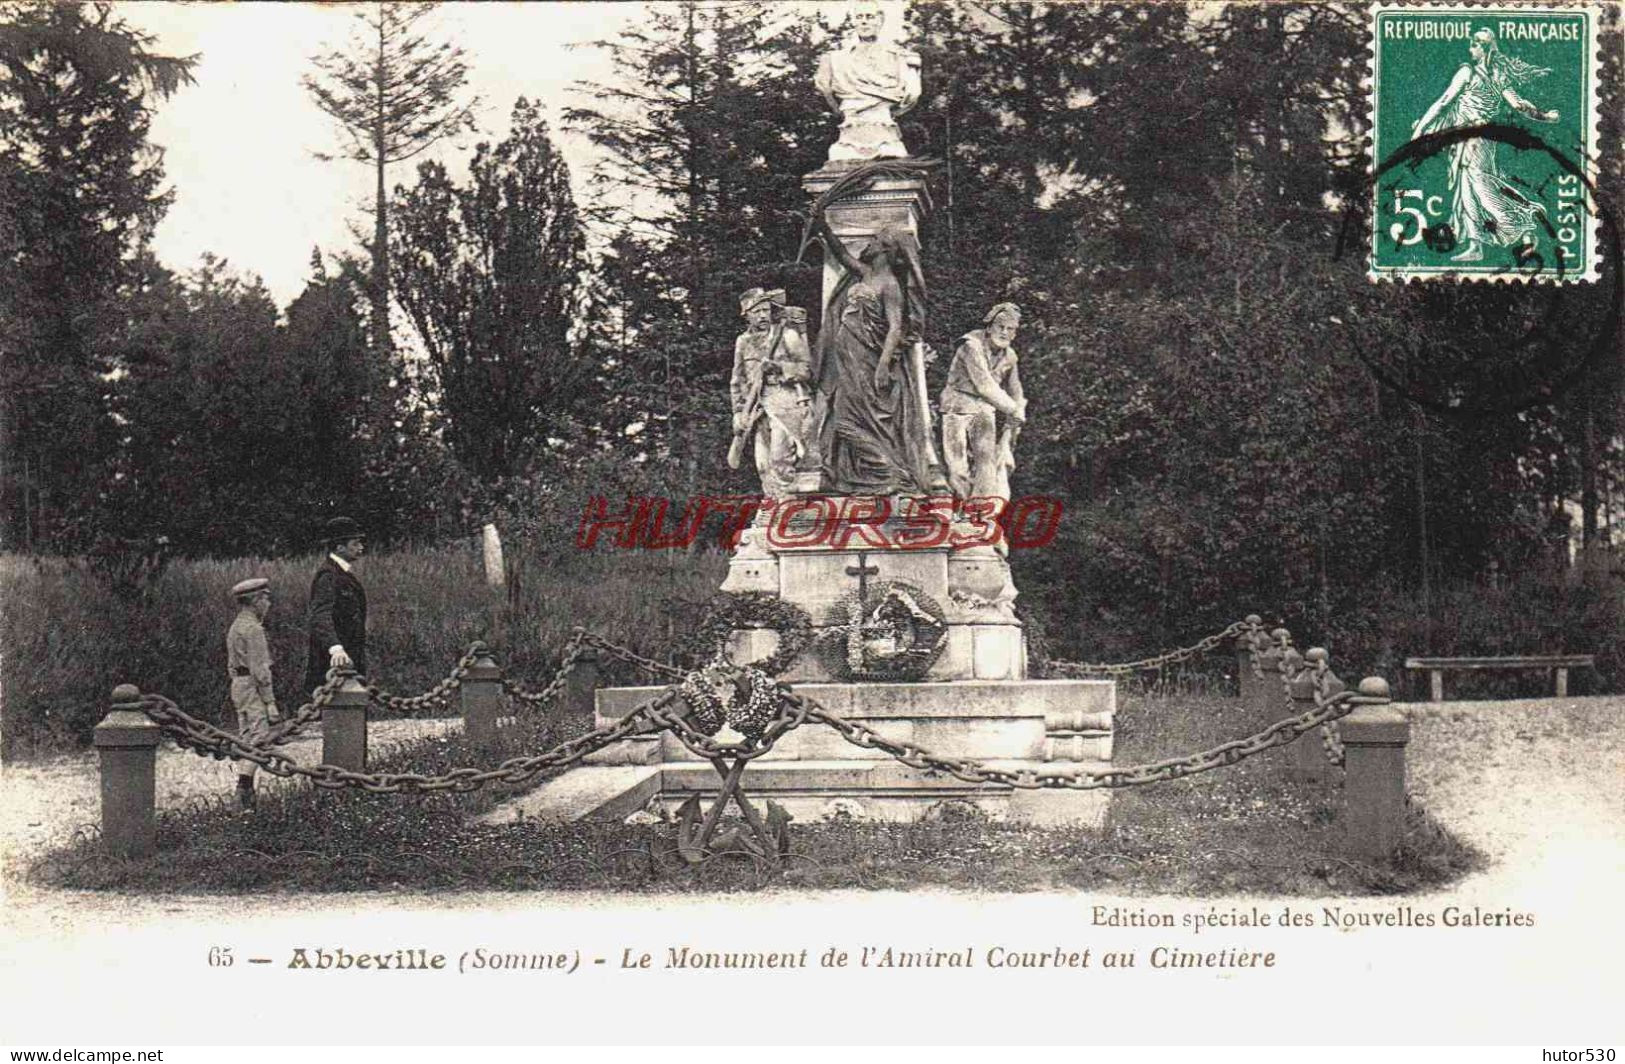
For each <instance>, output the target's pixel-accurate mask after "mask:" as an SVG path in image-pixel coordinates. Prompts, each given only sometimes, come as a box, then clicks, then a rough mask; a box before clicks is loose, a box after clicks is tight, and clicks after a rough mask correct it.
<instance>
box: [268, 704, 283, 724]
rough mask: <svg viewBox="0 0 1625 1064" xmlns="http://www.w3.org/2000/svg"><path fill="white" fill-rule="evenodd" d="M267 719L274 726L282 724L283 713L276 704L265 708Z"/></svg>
mask: <svg viewBox="0 0 1625 1064" xmlns="http://www.w3.org/2000/svg"><path fill="white" fill-rule="evenodd" d="M265 719H266V720H268V721H270V722H271V723H272V724H281V723H282V711H281V710H280V709H278V708H276V703H275V702H273V703H271V704H270V705H269V706H267V707H265Z"/></svg>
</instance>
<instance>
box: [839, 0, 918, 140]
mask: <svg viewBox="0 0 1625 1064" xmlns="http://www.w3.org/2000/svg"><path fill="white" fill-rule="evenodd" d="M885 21H886V16H885V13H884V12H883V11H882V10H881V8H880V5H879V4H877V3H874V2H873V0H860V2H859V3H856V4H854V5H853V6H852V15H851V24H852V29H853V30H854V32H855V34H856V39H855V40H853V41H852V42H851V43H849V44H847V46H846V47H844V48H841V49H839V50H837V51H832V52H826V53H824V56H823V58H821V59H820V60H819V62H818V73H817V74H816V75H815V76H814V78H813V84H814V85H815V86H817V88H818V91H819V92H821V93H823V94H824V99H826V100H828V101H829V105H830V106H831V107H833V108H835V110H837V111H839V112H840V113H841V135H840V139H838V140H837V141H836V142H835V143H834V144H833V145H831V147H830V149H829V161H830V162H832V163H834V162H849V161H857V162H868V161H870V160H873V159H901V158H904V157H906V156H907V155H908V149H907V148H906V147H904V146H903V134H902V131H901V130H899V129H898V128H897V118H898V116H899V115H902V114H905V113H907V111H908V110H909V108H911V107H913V106H914V105H915V104H916V103H918V102H919V99H920V56H919V53H918V52H910V51H907V50H905V49H902V48H897V47H894V46H893V45H891V44H889V43H886V42H884V41H882V40H881V39H880V30H881V27H882V26H883V25H884V24H885Z"/></svg>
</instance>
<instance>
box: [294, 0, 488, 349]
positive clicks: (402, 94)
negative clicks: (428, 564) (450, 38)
mask: <svg viewBox="0 0 1625 1064" xmlns="http://www.w3.org/2000/svg"><path fill="white" fill-rule="evenodd" d="M435 7H436V5H435V4H426V3H375V4H373V5H371V6H370V7H369V8H368V9H367V10H365V11H362V12H360V13H358V14H357V15H356V18H357V19H358V20H359V21H360V23H361V26H360V28H359V29H358V30H357V32H356V34H355V37H354V39H353V40H352V41H351V42H350V45H349V47H348V49H347V50H339V49H335V50H332V51H328V52H324V53H323V54H321V55H319V56H316V57H315V58H313V59H312V60H311V62H312V63H313V64H314V65H315V67H316V70H317V73H316V74H310V75H306V76H305V78H304V79H303V81H304V86H305V88H306V90H307V91H309V93H310V95H311V98H312V99H313V100H314V101H315V103H316V106H317V107H320V108H321V109H322V111H324V112H325V113H326V114H327V115H328V116H330V117H331V118H332V119H333V120H334V121H335V122H336V123H338V126H339V130H340V132H341V133H342V134H343V135H344V137H345V140H346V145H345V148H344V149H343V151H342V154H341V156H340V157H342V158H345V159H350V160H353V161H355V162H360V163H366V164H367V165H369V166H371V167H372V168H373V172H374V176H375V178H376V191H375V194H374V198H373V239H372V247H371V251H372V276H371V279H370V287H371V291H370V293H369V294H370V296H371V299H372V342H373V347H374V349H375V350H376V351H378V352H380V353H381V354H385V355H387V354H388V353H389V352H390V351H391V350H392V348H391V344H390V336H389V298H390V269H389V239H388V233H389V198H388V195H387V192H386V189H385V171H386V170H387V168H388V166H389V165H390V164H391V163H398V162H404V161H405V160H407V159H410V158H412V157H413V156H416V155H419V154H421V153H422V152H424V151H426V150H428V149H429V148H430V147H432V146H433V145H434V144H436V143H438V142H439V141H441V140H443V139H445V138H446V137H449V136H452V135H454V134H456V133H458V132H459V131H461V130H464V129H472V128H473V125H474V110H475V108H476V107H478V106H479V99H478V97H471V98H468V99H460V94H461V93H462V91H463V88H464V85H465V83H466V82H467V80H468V64H467V63H466V62H465V60H464V56H463V50H462V49H461V48H458V47H454V46H453V45H450V44H446V43H439V44H436V43H435V42H434V41H432V40H431V39H430V38H429V37H428V36H427V35H426V34H425V32H424V30H423V28H422V27H421V26H420V23H422V21H423V19H424V18H426V17H427V16H428V15H429V14H430V13H431V12H432V11H433V10H434V9H435Z"/></svg>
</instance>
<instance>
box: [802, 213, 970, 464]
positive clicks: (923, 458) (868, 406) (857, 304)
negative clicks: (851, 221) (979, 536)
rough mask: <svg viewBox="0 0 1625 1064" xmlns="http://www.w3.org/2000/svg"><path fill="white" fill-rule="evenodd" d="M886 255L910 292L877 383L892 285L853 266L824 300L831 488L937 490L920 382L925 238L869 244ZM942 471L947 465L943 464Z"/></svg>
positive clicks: (824, 446) (824, 441)
mask: <svg viewBox="0 0 1625 1064" xmlns="http://www.w3.org/2000/svg"><path fill="white" fill-rule="evenodd" d="M872 255H874V256H881V257H883V258H884V259H885V261H886V262H887V263H888V266H887V267H886V269H887V272H889V273H890V274H891V275H892V276H893V277H895V278H896V280H897V282H898V289H899V291H900V292H901V293H902V306H901V307H900V308H899V309H900V311H901V315H902V337H901V339H900V340H899V342H898V344H897V346H896V348H895V350H894V352H893V354H892V356H891V359H890V361H889V363H888V366H887V368H886V369H885V370H884V371H883V372H882V373H881V376H880V381H879V385H878V387H877V385H876V370H877V369H879V368H880V366H881V352H882V351H883V350H884V347H885V343H886V336H887V333H888V332H889V329H890V324H889V322H888V321H887V316H886V308H885V305H884V302H883V299H884V298H885V295H886V293H884V292H883V291H882V290H881V288H880V287H879V286H877V285H875V284H871V283H870V282H868V281H865V280H864V279H863V277H862V276H861V275H860V274H857V273H853V272H851V271H848V272H847V273H846V275H845V276H844V277H843V278H842V279H841V281H840V283H839V284H837V285H836V287H835V290H834V292H833V294H832V295H831V297H830V300H829V304H828V306H827V307H826V308H825V312H824V323H823V329H822V330H821V332H820V333H819V340H818V351H817V353H816V355H815V362H816V364H815V365H814V367H813V378H814V380H816V381H817V382H818V393H819V404H820V408H821V410H820V415H821V417H820V425H819V441H820V450H821V452H822V454H823V460H824V470H823V472H824V487H825V490H827V491H833V492H838V493H842V494H852V495H929V494H931V493H932V491H933V487H934V485H933V469H932V465H933V458H934V450H933V448H932V446H931V424H930V411H929V410H928V409H926V407H925V406H924V404H923V402H922V400H923V398H924V396H923V395H922V394H921V392H920V389H919V388H917V387H916V386H915V381H916V377H915V374H916V372H917V368H916V367H915V366H914V365H913V364H912V363H913V360H914V359H917V358H918V357H919V355H918V352H917V351H915V350H914V349H913V348H914V344H913V341H914V340H915V339H916V338H917V337H918V336H919V335H920V333H921V331H922V330H923V328H924V324H925V322H924V319H925V277H924V274H923V273H922V271H921V269H920V263H919V252H918V245H917V244H915V243H914V241H913V238H912V237H911V236H908V235H907V234H901V233H893V232H890V231H887V232H883V233H882V234H880V235H879V236H877V237H876V238H875V240H874V241H872V242H871V244H870V246H869V247H868V248H866V249H865V251H864V259H865V261H869V259H870V256H872ZM938 477H940V473H938Z"/></svg>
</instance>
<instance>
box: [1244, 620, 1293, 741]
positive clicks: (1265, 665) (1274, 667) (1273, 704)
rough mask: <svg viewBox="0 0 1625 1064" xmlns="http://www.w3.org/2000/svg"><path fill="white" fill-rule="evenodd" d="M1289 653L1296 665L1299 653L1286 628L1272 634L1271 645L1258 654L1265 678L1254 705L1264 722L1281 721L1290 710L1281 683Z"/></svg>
mask: <svg viewBox="0 0 1625 1064" xmlns="http://www.w3.org/2000/svg"><path fill="white" fill-rule="evenodd" d="M1288 651H1291V652H1292V654H1293V655H1294V663H1295V660H1296V655H1297V651H1296V650H1292V633H1291V632H1289V631H1287V630H1286V629H1285V628H1277V629H1275V630H1274V631H1273V632H1271V633H1270V645H1269V646H1267V647H1265V648H1264V649H1263V650H1261V651H1260V652H1259V654H1258V667H1259V668H1260V669H1261V670H1262V671H1263V673H1264V677H1263V679H1261V680H1259V681H1258V694H1257V697H1256V698H1255V700H1254V703H1253V704H1254V706H1255V707H1256V709H1257V710H1258V716H1259V717H1260V719H1262V720H1265V721H1273V720H1280V719H1281V718H1282V717H1284V716H1285V715H1286V712H1287V710H1288V709H1289V708H1290V706H1289V704H1288V702H1287V699H1286V688H1285V686H1284V685H1283V684H1282V682H1281V667H1282V665H1281V663H1282V660H1283V658H1284V657H1285V655H1286V653H1287V652H1288Z"/></svg>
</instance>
